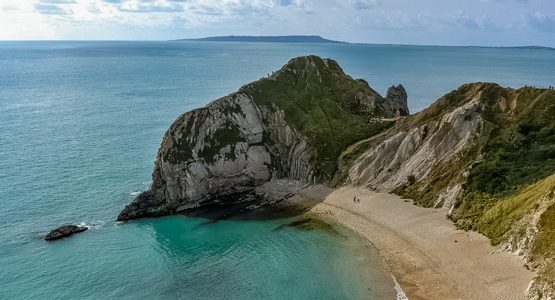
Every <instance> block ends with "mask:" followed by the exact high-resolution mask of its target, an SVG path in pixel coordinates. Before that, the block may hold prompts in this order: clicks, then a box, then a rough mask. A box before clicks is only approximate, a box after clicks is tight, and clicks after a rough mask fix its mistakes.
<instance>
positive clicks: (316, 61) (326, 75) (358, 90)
mask: <svg viewBox="0 0 555 300" xmlns="http://www.w3.org/2000/svg"><path fill="white" fill-rule="evenodd" d="M306 60H307V61H308V62H307V61H303V58H301V59H295V60H292V61H291V62H290V63H289V64H288V65H287V66H286V67H285V68H283V69H282V70H280V71H278V73H277V74H276V75H274V76H273V77H272V78H265V79H261V80H259V81H257V82H255V83H252V84H250V85H247V86H244V87H243V88H241V90H240V92H244V93H247V94H249V95H251V96H252V97H253V99H254V101H255V102H256V103H258V104H259V105H264V106H266V107H270V108H274V109H280V110H283V111H284V113H285V114H284V115H285V120H286V121H287V123H288V124H290V125H291V126H292V127H293V128H294V129H296V130H297V131H298V132H299V133H301V134H302V135H303V136H305V137H307V140H308V143H309V145H310V146H311V148H313V149H315V153H314V161H313V164H314V165H315V166H316V172H317V174H316V175H317V177H318V178H319V179H320V180H321V181H328V180H330V179H331V178H332V176H333V174H334V173H335V171H336V169H337V157H338V156H339V155H340V154H341V152H342V151H343V150H344V149H345V148H346V147H347V146H349V145H351V144H353V143H355V142H356V141H359V140H361V139H363V138H366V137H369V136H372V135H375V134H376V133H378V132H380V131H382V130H383V129H384V128H385V127H386V125H384V124H382V123H381V122H376V121H373V117H375V116H384V115H383V114H384V110H383V108H382V107H381V106H380V105H381V103H383V102H384V99H383V98H382V97H381V96H380V95H379V94H378V93H377V92H375V91H374V90H372V89H371V88H370V87H369V86H368V84H367V83H366V82H364V81H361V80H353V79H352V78H351V77H350V76H348V75H346V74H345V73H344V72H343V70H341V68H340V67H339V65H337V63H335V62H333V61H330V60H328V61H327V65H326V62H324V61H323V60H322V59H320V58H318V57H314V56H311V57H308V58H306ZM363 97H369V98H374V99H375V100H376V107H375V108H371V107H369V106H368V105H366V104H365V101H363V100H362V98H363Z"/></svg>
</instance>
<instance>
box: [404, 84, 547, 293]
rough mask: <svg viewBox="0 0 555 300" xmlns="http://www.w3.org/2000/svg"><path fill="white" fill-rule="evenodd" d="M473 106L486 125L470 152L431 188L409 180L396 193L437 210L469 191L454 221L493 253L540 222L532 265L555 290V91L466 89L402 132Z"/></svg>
mask: <svg viewBox="0 0 555 300" xmlns="http://www.w3.org/2000/svg"><path fill="white" fill-rule="evenodd" d="M473 100H477V101H479V104H480V108H479V110H478V111H477V112H478V113H480V115H481V117H482V118H483V119H484V124H483V128H482V131H481V134H480V135H479V136H477V137H476V138H475V139H474V140H473V141H472V145H470V147H468V148H467V149H466V150H465V151H464V152H462V153H460V154H459V156H458V157H457V158H454V159H450V160H449V161H448V162H443V163H441V164H440V165H437V166H435V167H434V169H432V170H431V174H430V176H428V179H427V180H426V181H425V182H417V181H415V180H413V178H410V176H409V178H407V182H406V183H405V184H403V185H401V186H399V187H398V188H397V189H396V190H395V192H396V193H398V194H400V195H402V196H404V197H407V198H411V199H414V200H415V202H416V203H418V204H420V205H423V206H431V205H432V204H433V203H434V202H435V201H436V200H437V197H438V195H439V193H440V192H442V191H443V190H445V188H447V187H449V186H452V185H453V184H455V183H464V184H463V192H462V195H460V196H459V201H458V204H457V206H456V207H455V209H454V210H453V212H452V215H451V218H452V219H453V220H454V221H455V222H456V224H457V226H459V227H460V228H462V229H466V230H475V231H478V232H480V233H482V234H484V235H486V236H487V237H489V238H490V240H491V242H492V244H494V245H495V244H499V243H502V242H504V241H508V240H509V238H516V240H521V241H523V240H527V239H528V238H529V237H528V236H527V234H530V231H529V230H530V226H534V225H533V224H530V222H532V218H531V216H532V215H533V214H541V215H539V218H540V219H539V223H538V224H537V226H538V233H537V235H536V237H535V239H533V240H532V244H531V253H530V254H529V256H528V260H529V263H530V264H531V266H532V267H535V268H538V270H539V273H538V274H539V276H540V277H539V280H540V281H541V282H544V283H547V284H548V285H549V286H551V287H553V288H554V289H555V204H554V203H553V200H555V199H554V194H555V91H553V90H545V89H535V88H522V89H519V90H512V89H506V88H502V87H500V86H498V85H496V84H489V83H478V84H468V85H464V86H462V87H461V88H459V89H458V90H456V91H453V92H451V93H449V94H448V95H446V96H444V97H443V98H442V99H440V100H438V101H437V102H436V103H435V104H434V105H432V106H431V107H430V108H428V109H426V110H424V111H422V112H421V113H418V114H417V115H415V116H412V117H409V118H407V119H406V120H404V121H403V123H402V124H400V127H401V129H402V130H408V129H410V128H414V127H416V126H421V125H424V124H426V123H427V122H429V121H433V120H437V119H439V118H441V117H443V116H444V115H445V113H447V112H449V111H451V110H452V109H454V108H456V107H459V106H461V105H462V104H464V103H467V102H469V101H473ZM463 174H465V175H467V177H465V176H463ZM543 210H545V211H543Z"/></svg>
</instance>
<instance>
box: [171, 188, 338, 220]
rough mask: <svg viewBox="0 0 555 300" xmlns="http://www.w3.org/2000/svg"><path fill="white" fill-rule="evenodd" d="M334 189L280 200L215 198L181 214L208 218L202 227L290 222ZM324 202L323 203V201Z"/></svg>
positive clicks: (287, 195) (283, 197) (249, 197)
mask: <svg viewBox="0 0 555 300" xmlns="http://www.w3.org/2000/svg"><path fill="white" fill-rule="evenodd" d="M332 191H333V190H332V189H322V190H318V191H316V192H313V193H311V192H310V191H307V192H306V195H305V194H303V195H296V194H292V193H287V194H284V195H281V197H279V198H278V199H277V200H270V199H268V198H267V197H265V196H261V195H256V194H254V193H248V194H243V195H232V196H227V197H219V198H217V199H211V200H210V203H205V204H203V205H201V207H198V208H193V209H188V210H186V211H181V212H179V214H181V215H184V216H187V217H194V218H204V219H206V221H205V222H203V223H201V225H210V224H214V223H217V222H218V221H222V220H234V221H264V220H274V219H286V218H292V217H296V216H299V215H302V214H304V213H306V212H308V211H310V210H311V209H312V208H313V207H314V206H315V205H317V204H319V203H321V202H322V201H323V199H325V198H326V197H327V196H328V195H329V194H330V193H331V192H332ZM320 199H321V200H320Z"/></svg>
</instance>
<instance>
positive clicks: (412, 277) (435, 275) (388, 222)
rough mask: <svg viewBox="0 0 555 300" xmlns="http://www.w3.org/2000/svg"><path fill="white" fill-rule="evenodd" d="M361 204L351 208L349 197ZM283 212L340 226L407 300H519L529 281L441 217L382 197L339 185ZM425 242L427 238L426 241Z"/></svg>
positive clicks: (308, 194) (297, 200)
mask: <svg viewBox="0 0 555 300" xmlns="http://www.w3.org/2000/svg"><path fill="white" fill-rule="evenodd" d="M355 196H356V197H357V198H359V199H361V201H360V202H358V203H354V202H353V197H355ZM286 204H287V205H291V206H300V207H307V208H309V210H308V211H307V212H305V213H304V214H305V215H306V216H307V217H316V218H320V219H322V220H324V221H326V222H330V223H332V224H338V225H340V226H343V227H345V228H347V229H349V230H351V231H353V232H354V233H356V235H358V236H359V237H360V238H362V239H364V240H365V241H366V242H369V243H371V244H372V245H373V246H374V248H375V249H376V250H377V251H378V253H379V255H380V256H381V258H382V259H383V260H384V262H385V264H386V266H387V267H388V268H389V269H390V271H391V274H392V275H393V277H394V279H395V281H396V282H398V284H399V285H400V287H401V288H402V291H403V292H404V293H405V294H406V296H407V297H408V299H411V300H413V299H442V300H443V299H526V290H527V288H528V286H529V284H530V283H531V281H532V279H533V278H534V276H535V274H534V273H533V272H532V271H530V270H527V269H526V268H525V267H524V263H523V261H522V260H521V259H520V258H519V257H518V256H515V255H513V254H510V253H506V252H503V251H501V250H500V249H499V248H498V247H494V246H491V244H490V242H489V239H488V238H487V237H485V236H483V235H481V234H479V233H477V232H472V231H468V232H466V231H462V230H459V229H457V228H456V227H455V225H454V224H453V223H452V222H451V221H449V220H448V219H447V218H446V217H445V213H446V212H445V211H444V210H439V209H430V208H423V207H419V206H416V205H414V204H412V201H408V200H404V199H401V198H400V197H398V196H396V195H392V194H388V193H377V192H373V191H370V190H367V189H364V188H359V187H353V186H344V187H341V188H338V189H330V188H326V187H322V186H315V187H310V188H307V189H302V190H300V191H299V192H298V193H297V195H296V196H295V197H292V198H290V199H288V200H287V203H286ZM430 237H433V238H430Z"/></svg>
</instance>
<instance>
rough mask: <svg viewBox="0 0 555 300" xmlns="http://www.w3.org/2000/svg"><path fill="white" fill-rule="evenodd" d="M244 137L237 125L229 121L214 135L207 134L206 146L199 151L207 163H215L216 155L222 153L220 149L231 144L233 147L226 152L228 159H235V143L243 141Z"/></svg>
mask: <svg viewBox="0 0 555 300" xmlns="http://www.w3.org/2000/svg"><path fill="white" fill-rule="evenodd" d="M242 141H243V137H242V136H241V132H239V129H238V128H237V126H236V125H234V124H232V123H231V122H229V121H227V123H226V124H224V126H223V127H221V128H219V129H217V130H216V132H214V133H213V134H212V135H207V136H206V139H205V141H204V148H203V149H202V150H201V151H199V157H201V158H202V159H203V160H204V161H205V162H207V163H210V164H212V163H214V162H215V161H216V155H218V154H219V153H220V149H222V148H223V147H225V146H230V147H231V149H230V151H229V152H228V153H226V159H228V160H233V159H235V144H237V143H239V142H242Z"/></svg>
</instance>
